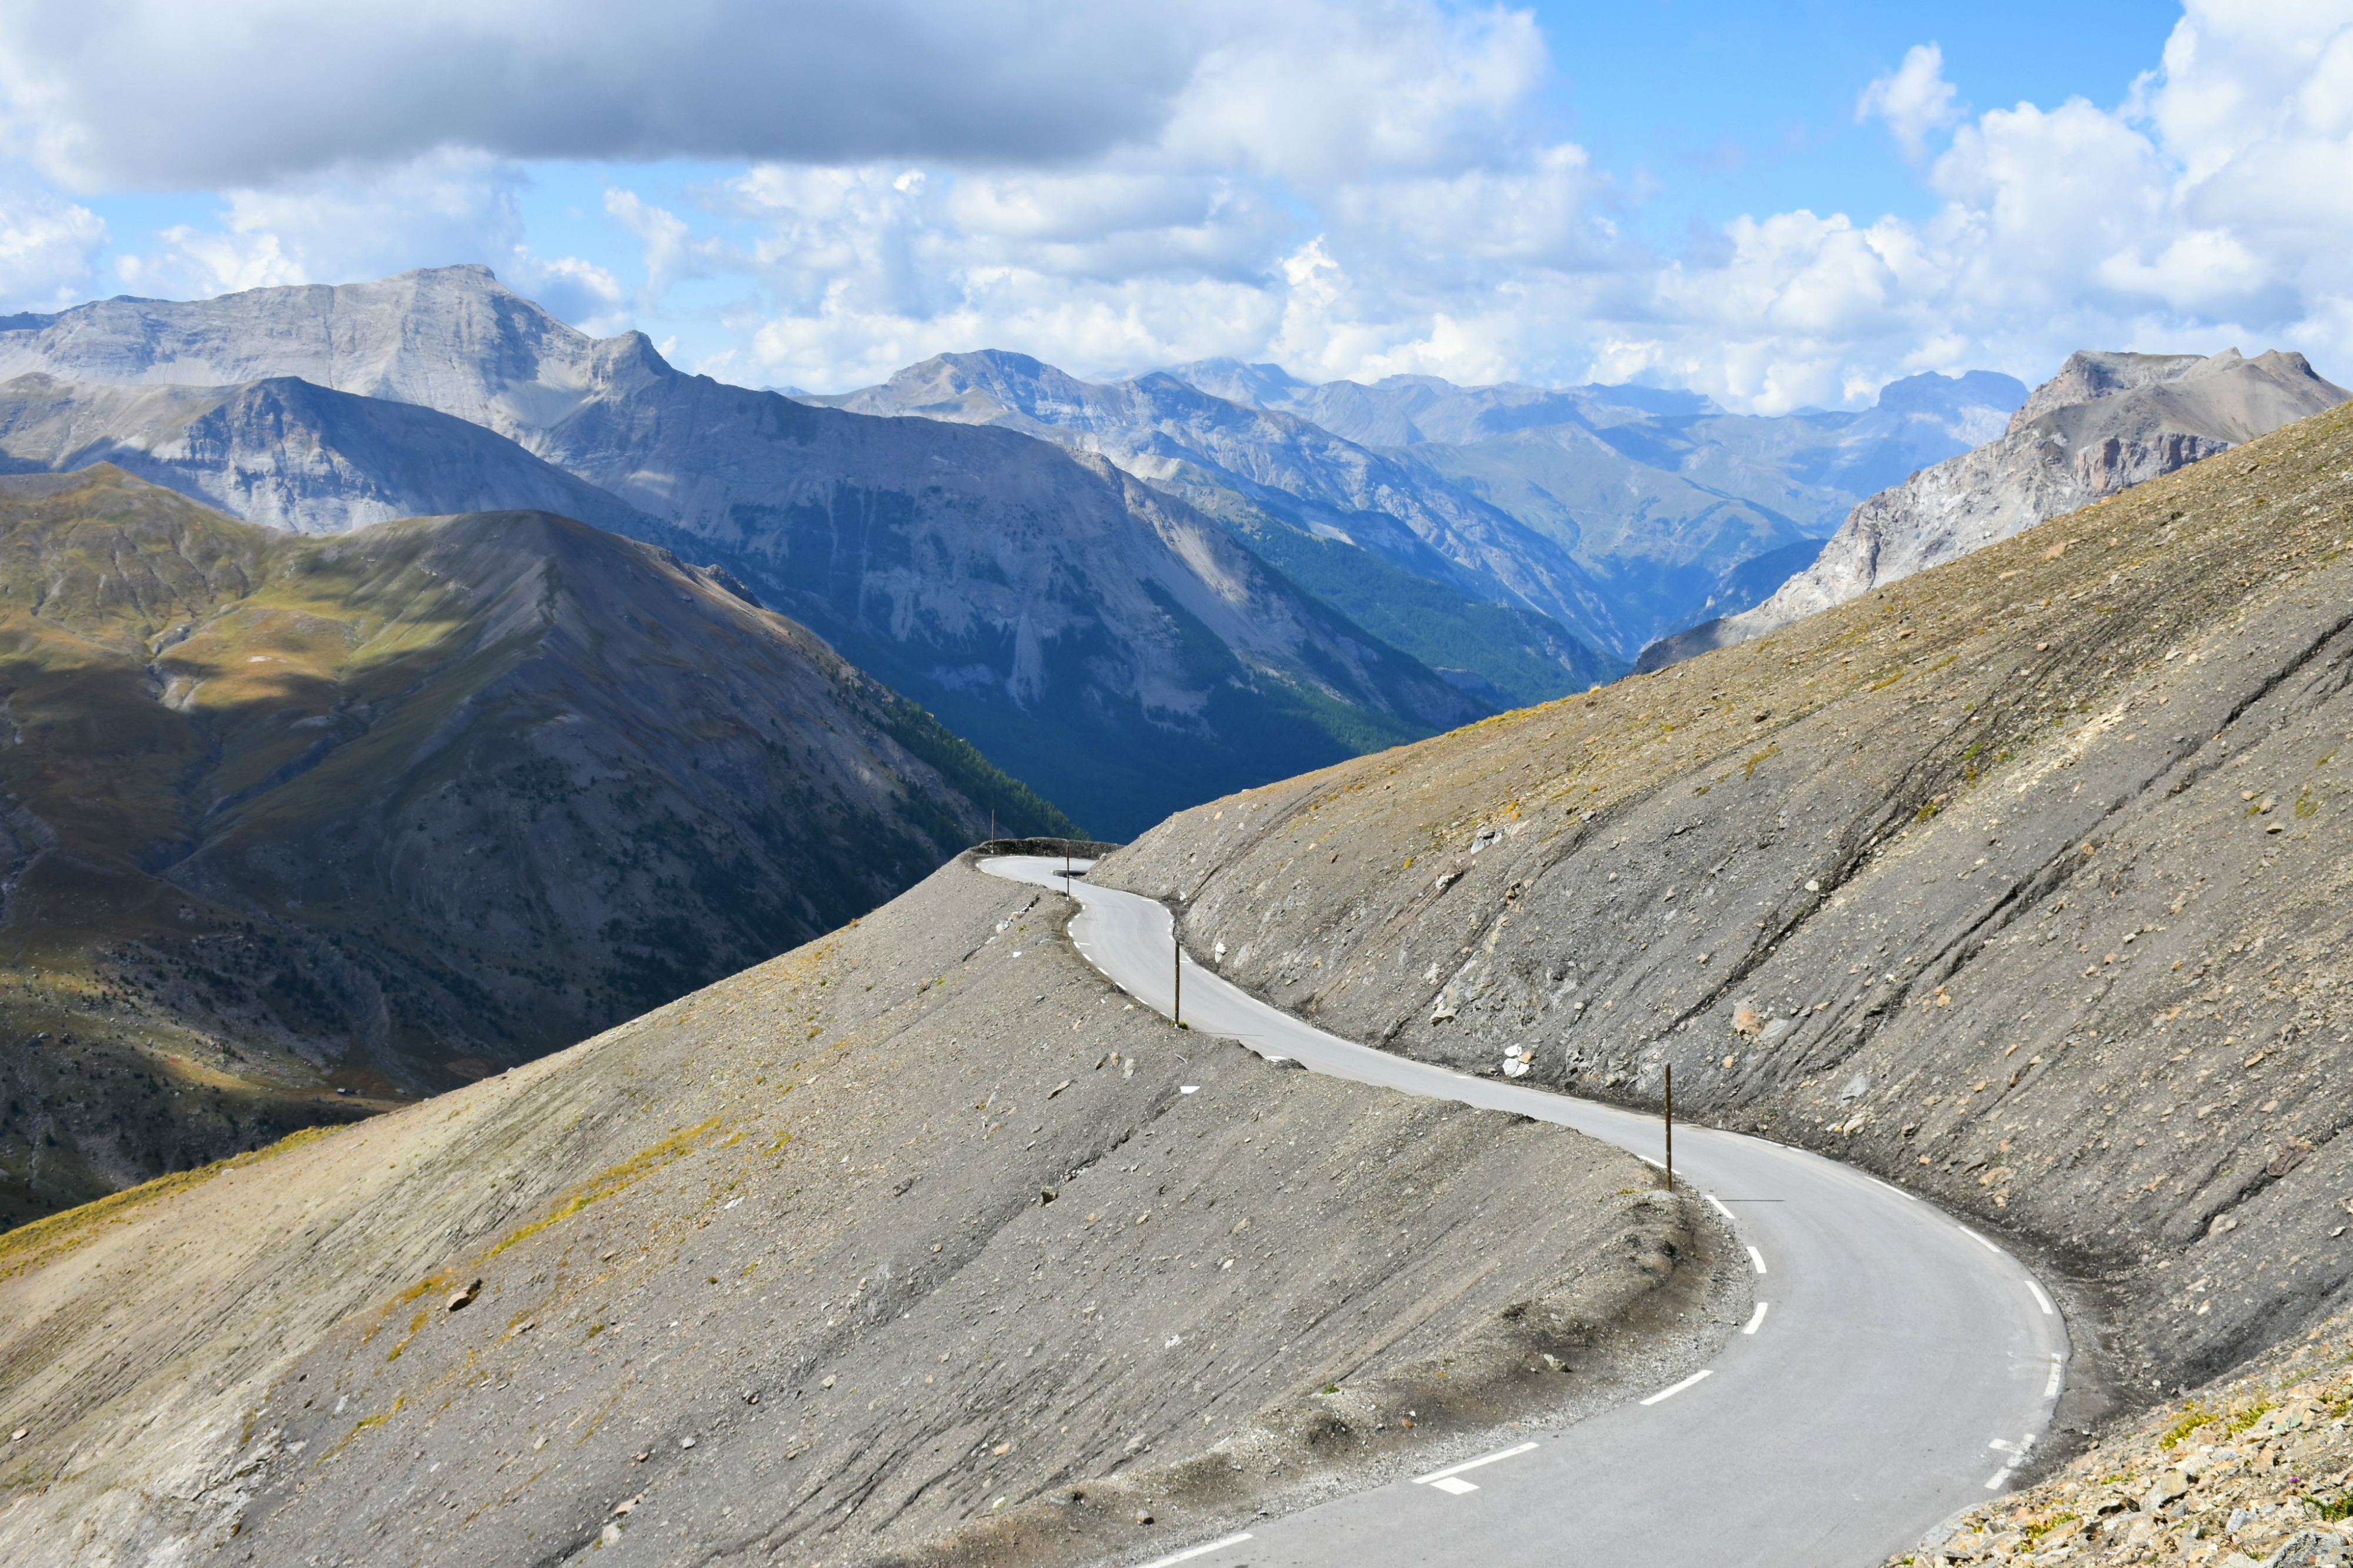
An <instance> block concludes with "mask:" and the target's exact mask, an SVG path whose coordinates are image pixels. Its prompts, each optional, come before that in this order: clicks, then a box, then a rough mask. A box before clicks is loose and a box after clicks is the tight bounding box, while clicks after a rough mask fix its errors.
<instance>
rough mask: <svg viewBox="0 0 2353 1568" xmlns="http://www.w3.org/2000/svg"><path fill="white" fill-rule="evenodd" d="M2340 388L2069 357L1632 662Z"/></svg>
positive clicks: (1809, 604)
mask: <svg viewBox="0 0 2353 1568" xmlns="http://www.w3.org/2000/svg"><path fill="white" fill-rule="evenodd" d="M2348 396H2353V394H2348V392H2347V391H2346V390H2345V389H2344V388H2343V387H2341V386H2337V385H2336V384H2333V383H2330V382H2327V381H2324V380H2323V379H2321V377H2319V376H2318V375H2316V374H2314V372H2313V369H2312V366H2311V365H2309V364H2308V363H2306V362H2305V358H2304V356H2303V355H2302V354H2295V353H2278V352H2276V351H2274V352H2272V353H2264V354H2260V355H2258V356H2257V357H2255V358H2254V359H2252V360H2249V359H2242V358H2240V357H2239V353H2238V351H2237V350H2236V349H2229V350H2225V351H2224V352H2223V353H2219V354H2215V355H2213V356H2212V357H2211V358H2201V357H2200V356H2199V355H2197V354H2129V353H2091V352H2085V353H2077V354H2074V355H2073V356H2072V357H2070V358H2069V359H2068V361H2067V363H2066V364H2065V365H2064V366H2063V367H2062V368H2061V369H2060V372H2059V374H2057V375H2055V376H2053V377H2052V378H2051V379H2050V380H2049V381H2047V382H2045V383H2043V384H2042V385H2041V386H2038V387H2036V388H2035V389H2034V394H2033V395H2032V396H2031V397H2029V398H2028V399H2027V401H2026V404H2025V405H2024V406H2023V407H2021V408H2020V409H2019V411H2018V412H2017V414H2015V415H2014V416H2011V418H2010V427H2009V429H2008V431H2007V432H2006V433H2005V434H2004V435H2003V436H2002V437H2001V438H2000V440H1997V441H1992V442H1989V443H1988V444H1987V445H1985V446H1983V447H1978V449H1977V450H1975V451H1973V452H1969V453H1967V454H1964V455H1963V456H1961V457H1957V458H1952V459H1951V460H1949V461H1947V462H1943V463H1939V464H1937V465H1936V467H1934V468H1925V469H1923V470H1921V471H1920V472H1918V473H1916V474H1914V475H1913V476H1912V477H1911V478H1910V479H1906V480H1905V482H1904V483H1903V484H1901V485H1897V486H1895V487H1894V488H1893V489H1885V490H1882V491H1881V492H1880V493H1878V494H1877V495H1874V496H1873V497H1872V498H1871V499H1870V500H1866V501H1864V502H1863V503H1862V505H1861V506H1859V507H1857V508H1855V509H1854V510H1853V511H1852V513H1851V514H1849V516H1848V517H1847V520H1846V521H1845V522H1844V523H1843V524H1842V525H1841V527H1840V529H1839V531H1838V532H1837V533H1836V534H1834V535H1833V536H1831V542H1829V543H1828V544H1826V545H1824V546H1823V547H1822V552H1821V554H1820V557H1819V558H1818V559H1816V561H1815V562H1814V563H1813V564H1812V566H1810V567H1809V568H1808V569H1807V570H1806V571H1804V572H1802V573H1800V574H1798V575H1797V576H1795V577H1792V578H1791V579H1790V580H1789V581H1788V582H1787V583H1785V584H1782V585H1781V586H1780V588H1779V589H1778V591H1777V592H1776V593H1775V594H1774V595H1773V596H1772V597H1771V598H1770V599H1768V600H1767V601H1766V602H1765V603H1763V604H1761V605H1757V607H1756V608H1755V609H1752V610H1746V611H1744V612H1742V613H1740V614H1737V615H1734V616H1728V617H1725V618H1723V619H1720V620H1716V621H1712V622H1709V623H1706V624H1704V625H1702V626H1694V627H1692V628H1691V629H1690V630H1689V631H1687V632H1683V633H1681V634H1679V635H1678V636H1675V637H1668V638H1665V639H1662V642H1661V644H1660V645H1659V646H1657V647H1653V648H1650V649H1646V650H1645V651H1644V653H1643V656H1642V659H1641V667H1642V668H1645V669H1656V668H1661V667H1662V666H1664V665H1666V664H1670V663H1672V662H1673V661H1674V660H1675V659H1677V658H1690V657H1691V656H1692V655H1693V654H1694V653H1697V652H1700V651H1702V650H1704V649H1705V648H1710V647H1727V646H1729V645H1731V644H1733V643H1736V642H1741V641H1744V640H1746V639H1747V638H1749V637H1759V636H1762V635H1763V634H1764V633H1766V632H1767V631H1770V630H1772V629H1773V628H1774V627H1775V626H1787V625H1788V624H1789V623H1790V622H1791V621H1794V620H1796V619H1798V618H1799V616H1810V615H1812V614H1813V613H1814V612H1815V611H1817V610H1820V609H1824V608H1827V607H1828V606H1830V605H1836V604H1843V603H1844V602H1845V601H1847V600H1849V599H1852V598H1853V597H1855V596H1856V595H1860V594H1863V593H1866V592H1868V591H1869V590H1870V589H1872V588H1873V587H1874V586H1876V585H1877V584H1882V583H1893V582H1894V581H1895V580H1897V579H1898V578H1901V577H1906V576H1909V575H1911V574H1913V573H1915V572H1918V571H1921V570H1923V569H1924V568H1926V567H1929V566H1933V565H1935V564H1936V563H1938V562H1940V561H1950V560H1952V559H1954V558H1955V557H1956V556H1959V555H1964V554H1967V553H1968V552H1970V551H1972V550H1976V549H1978V548H1980V547H1982V546H1984V545H1986V544H1989V543H1991V542H1993V541H1995V540H1997V539H2007V538H2009V537H2010V535H2011V534H2013V533H2016V532H2017V531H2019V530H2020V529H2022V528H2027V527H2030V526H2031V525H2032V524H2034V523H2037V522H2040V521H2042V520H2043V519H2044V518H2046V517H2052V516H2056V515H2057V514H2059V513H2061V512H2063V511H2070V510H2073V509H2074V508H2076V507H2079V506H2083V505H2085V504H2087V503H2089V502H2091V501H2094V500H2099V499H2100V498H2101V497H2102V496H2108V495H2114V494H2116V492H2117V491H2118V490H2121V489H2126V488H2128V487H2130V486H2133V485H2137V484H2141V483H2144V482H2146V481H2147V480H2149V479H2155V478H2157V477H2158V475H2160V474H2169V473H2171V472H2172V471H2173V470H2174V469H2176V468H2180V467H2182V466H2183V465H2185V464H2189V463H2194V462H2197V461H2199V460H2200V458H2211V457H2212V456H2213V455H2214V454H2216V453H2218V452H2225V451H2228V450H2230V449H2231V448H2232V447H2235V446H2238V445H2240V444H2241V443H2242V442H2245V441H2249V440H2252V439H2253V438H2254V437H2257V436H2261V435H2263V434H2264V433H2265V432H2266V431H2271V430H2276V429H2278V428H2279V427H2280V426H2283V425H2285V424H2288V423H2290V422H2292V421H2295V420H2297V419H2303V418H2307V417H2309V416H2312V415H2315V414H2317V413H2319V412H2320V411H2321V410H2322V409H2324V408H2333V407H2335V406H2336V405H2338V404H2340V403H2342V402H2344V401H2345V400H2346V399H2347V398H2348Z"/></svg>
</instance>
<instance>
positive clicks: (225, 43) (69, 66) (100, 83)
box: [0, 0, 1221, 189]
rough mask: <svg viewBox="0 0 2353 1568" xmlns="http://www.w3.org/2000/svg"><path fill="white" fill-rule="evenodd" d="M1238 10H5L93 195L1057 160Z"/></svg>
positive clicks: (31, 94)
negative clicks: (444, 172) (887, 161)
mask: <svg viewBox="0 0 2353 1568" xmlns="http://www.w3.org/2000/svg"><path fill="white" fill-rule="evenodd" d="M1220 9H1221V8H1220V7H1217V6H1209V7H1188V6H1171V5H1141V4H1117V5H1090V6H1074V5H1068V4H1064V3H1060V0H957V3H955V4H952V5H951V4H937V3H925V0H855V3H852V4H843V3H841V0H700V3H697V0H680V3H677V4H673V5H665V6H659V7H657V6H649V5H641V4H638V5H631V4H619V3H616V0H569V3H566V4H560V5H559V4H554V3H551V0H505V3H500V0H410V3H407V4H387V3H385V0H366V3H362V4H353V5H317V4H315V0H222V3H219V4H215V5H203V6H191V5H185V4H183V3H181V0H85V3H84V4H82V5H73V6H66V5H54V4H47V3H46V0H0V127H5V137H6V138H7V140H8V142H9V143H10V144H11V146H10V150H11V151H13V152H14V153H16V155H17V156H19V157H23V158H25V159H26V160H28V161H30V162H31V163H34V164H35V165H37V167H40V168H42V169H43V170H44V171H45V172H47V174H50V175H51V176H52V177H53V178H57V179H58V180H61V181H63V182H65V183H67V184H72V185H76V186H79V187H81V188H84V189H97V188H104V187H122V186H139V187H146V188H202V187H206V186H221V185H253V184H267V183H271V182H274V181H278V180H282V179H284V178H286V177H288V176H290V175H295V174H303V173H306V172H310V171H315V170H319V169H323V168H327V167H331V166H333V165H336V164H339V163H390V162H396V161H400V160H405V159H408V158H413V157H416V156H418V155H420V154H423V153H429V152H431V151H433V150H435V149H437V148H449V147H457V148H468V149H473V150H479V151H481V152H485V153H491V154H494V155H496V156H500V157H507V158H518V159H543V158H580V159H656V158H677V157H685V158H712V159H754V160H758V159H780V160H787V161H792V162H800V163H843V162H855V161H862V160H866V159H871V158H892V157H910V158H913V157H923V158H938V159H955V160H978V161H996V162H1014V163H1069V162H1071V161H1074V160H1079V159H1083V158H1086V157H1089V156H1092V155H1094V154H1097V153H1102V152H1103V151H1105V150H1107V149H1110V148H1113V147H1115V146H1118V145H1121V144H1123V143H1128V142H1148V141H1150V140H1151V139H1152V138H1153V137H1154V136H1155V134H1156V133H1157V132H1158V131H1159V130H1160V129H1161V127H1162V126H1163V125H1164V124H1165V122H1166V119H1167V117H1168V115H1169V113H1170V111H1171V107H1172V104H1173V101H1174V100H1175V98H1176V94H1177V93H1178V92H1179V91H1180V90H1181V89H1183V88H1184V86H1185V85H1186V82H1187V79H1189V77H1190V75H1191V73H1192V71H1193V69H1194V67H1195V65H1196V63H1197V62H1198V60H1199V58H1201V56H1202V54H1203V52H1204V51H1205V50H1206V49H1207V48H1208V47H1211V46H1212V45H1213V44H1214V43H1215V42H1216V41H1217V40H1216V37H1214V35H1215V33H1216V32H1217V31H1218V23H1217V18H1218V13H1219V10H1220Z"/></svg>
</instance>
